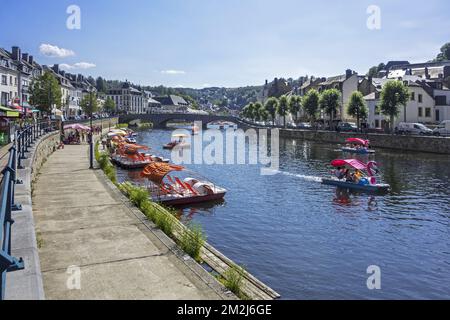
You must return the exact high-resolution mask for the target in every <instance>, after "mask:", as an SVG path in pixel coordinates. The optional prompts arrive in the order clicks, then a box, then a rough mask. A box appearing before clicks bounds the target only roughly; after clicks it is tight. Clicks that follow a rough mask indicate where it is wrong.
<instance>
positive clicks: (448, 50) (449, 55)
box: [435, 42, 450, 61]
mask: <svg viewBox="0 0 450 320" xmlns="http://www.w3.org/2000/svg"><path fill="white" fill-rule="evenodd" d="M445 60H450V42H448V43H446V44H444V45H443V46H442V48H441V53H439V54H438V55H437V57H436V59H435V61H445Z"/></svg>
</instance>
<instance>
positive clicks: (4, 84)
mask: <svg viewBox="0 0 450 320" xmlns="http://www.w3.org/2000/svg"><path fill="white" fill-rule="evenodd" d="M41 75H42V67H41V66H40V65H39V64H37V63H36V62H35V61H34V58H33V56H31V55H29V54H28V53H23V54H22V52H21V50H20V48H19V47H12V50H11V52H8V51H7V50H5V49H1V48H0V95H1V96H0V104H1V105H4V106H13V105H20V106H21V107H27V108H30V107H31V106H30V104H29V99H30V87H31V83H32V81H33V79H35V78H38V77H39V76H41Z"/></svg>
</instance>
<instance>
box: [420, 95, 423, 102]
mask: <svg viewBox="0 0 450 320" xmlns="http://www.w3.org/2000/svg"><path fill="white" fill-rule="evenodd" d="M422 102H423V96H422V95H421V94H419V103H422Z"/></svg>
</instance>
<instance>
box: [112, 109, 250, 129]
mask: <svg viewBox="0 0 450 320" xmlns="http://www.w3.org/2000/svg"><path fill="white" fill-rule="evenodd" d="M138 120H140V121H141V122H151V123H153V128H155V129H165V128H167V123H168V122H170V121H177V120H178V121H186V122H196V121H198V122H202V125H203V128H206V126H207V125H208V124H209V123H212V122H217V121H227V122H232V123H235V124H237V125H238V126H241V127H242V126H244V127H247V126H248V125H246V124H245V123H243V122H242V121H240V119H239V118H237V117H233V116H220V115H203V114H191V113H151V114H128V115H123V116H121V117H120V118H119V122H120V123H134V122H136V121H138Z"/></svg>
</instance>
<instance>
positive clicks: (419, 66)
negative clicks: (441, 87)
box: [386, 61, 450, 82]
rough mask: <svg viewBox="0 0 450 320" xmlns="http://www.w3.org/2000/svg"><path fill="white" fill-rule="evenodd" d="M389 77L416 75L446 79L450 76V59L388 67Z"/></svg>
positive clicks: (430, 78) (436, 79)
mask: <svg viewBox="0 0 450 320" xmlns="http://www.w3.org/2000/svg"><path fill="white" fill-rule="evenodd" d="M386 69H387V71H388V74H387V78H389V79H397V78H399V77H404V76H416V77H420V78H422V79H426V80H435V81H441V82H442V81H444V80H445V79H447V78H448V77H450V61H441V62H425V63H401V64H397V65H390V66H387V67H386Z"/></svg>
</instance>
